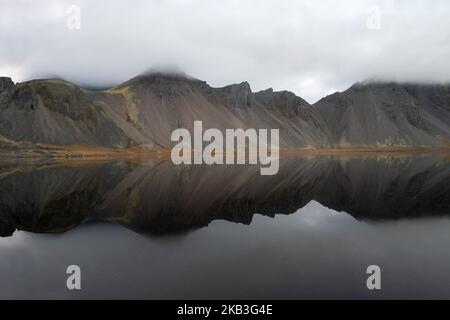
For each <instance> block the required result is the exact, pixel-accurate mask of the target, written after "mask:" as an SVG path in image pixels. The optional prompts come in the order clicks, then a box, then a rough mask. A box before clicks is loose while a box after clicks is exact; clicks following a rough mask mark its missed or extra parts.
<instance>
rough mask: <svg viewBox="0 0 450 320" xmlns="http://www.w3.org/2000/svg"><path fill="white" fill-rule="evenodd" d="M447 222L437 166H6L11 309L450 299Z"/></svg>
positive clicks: (404, 161) (365, 162)
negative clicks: (50, 304) (49, 304)
mask: <svg viewBox="0 0 450 320" xmlns="http://www.w3.org/2000/svg"><path fill="white" fill-rule="evenodd" d="M449 217H450V161H449V160H448V158H445V157H438V156H414V157H406V156H389V157H387V156H380V157H368V158H361V157H359V158H343V157H311V158H294V157H289V158H285V159H282V161H281V164H280V172H279V174H278V175H276V176H260V175H259V167H257V166H215V167H208V166H188V167H177V166H174V165H172V164H171V163H170V162H167V161H163V160H158V159H150V160H146V161H140V162H130V161H119V160H118V161H106V162H93V161H79V162H69V163H58V162H42V163H24V162H5V163H1V164H0V233H1V235H2V238H0V282H1V286H0V298H2V299H12V298H25V299H28V298H42V299H46V298H64V299H65V298H67V299H76V298H90V299H91V298H92V299H103V298H137V299H151V298H156V299H159V298H173V299H178V298H179V299H196V298H201V299H214V298H232V299H239V298H252V299H259V298H263V299H277V298H280V299H281V298H291V299H296V298H313V299H315V298H450V219H449ZM72 264H76V265H79V266H80V267H81V270H82V289H81V290H80V291H76V292H75V291H69V290H67V288H66V279H67V276H68V275H67V274H66V268H67V266H69V265H72ZM372 264H376V265H379V266H380V267H381V270H382V290H380V291H369V290H368V289H367V287H366V279H367V276H368V275H367V274H366V268H367V266H369V265H372Z"/></svg>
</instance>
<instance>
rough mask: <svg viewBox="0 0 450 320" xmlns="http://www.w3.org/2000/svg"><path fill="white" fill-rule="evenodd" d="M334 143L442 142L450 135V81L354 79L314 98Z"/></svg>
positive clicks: (417, 144) (413, 144) (404, 143)
mask: <svg viewBox="0 0 450 320" xmlns="http://www.w3.org/2000/svg"><path fill="white" fill-rule="evenodd" d="M315 107H316V108H317V110H318V111H319V112H320V114H321V115H322V116H323V118H324V119H325V121H326V123H327V125H328V128H329V129H330V131H331V135H330V138H331V141H330V142H331V144H332V145H333V146H339V147H342V146H343V147H345V146H379V147H392V146H417V147H420V146H441V145H448V143H449V137H450V86H444V85H417V84H403V85H402V84H397V83H366V84H356V85H354V86H352V87H351V88H350V89H348V90H347V91H345V92H343V93H335V94H333V95H330V96H328V97H326V98H324V99H322V100H320V101H319V102H317V103H316V104H315Z"/></svg>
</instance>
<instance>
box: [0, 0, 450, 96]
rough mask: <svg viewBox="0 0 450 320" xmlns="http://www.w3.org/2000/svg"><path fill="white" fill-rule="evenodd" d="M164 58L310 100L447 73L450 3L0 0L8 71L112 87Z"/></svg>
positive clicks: (199, 74) (1, 67)
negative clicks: (373, 83)
mask: <svg viewBox="0 0 450 320" xmlns="http://www.w3.org/2000/svg"><path fill="white" fill-rule="evenodd" d="M73 5H75V6H76V7H73ZM77 8H80V18H81V19H80V20H79V21H80V23H79V26H80V28H79V29H78V19H77V17H78V14H77ZM160 65H176V66H179V68H181V69H183V70H184V71H185V72H186V73H188V74H190V75H192V76H194V77H196V78H199V79H202V80H205V81H207V82H208V83H209V84H210V85H212V86H223V85H227V84H230V83H239V82H242V81H248V82H249V83H250V85H251V86H252V89H253V90H254V91H258V90H262V89H266V88H269V87H272V88H274V89H275V90H285V89H286V90H290V91H293V92H295V93H296V94H297V95H300V96H302V97H303V98H305V99H306V100H308V101H309V102H315V101H316V100H318V99H319V98H321V97H323V96H324V95H327V94H329V93H332V92H334V91H342V90H345V89H346V88H347V87H348V86H350V85H351V84H352V83H354V82H356V81H361V80H366V79H368V78H382V79H388V80H397V81H421V82H443V81H449V80H450V1H448V0H432V1H429V0H424V1H421V0H379V1H378V0H368V1H364V0H363V1H362V0H348V1H345V0H344V1H342V0H340V1H336V0H329V1H328V0H325V1H320V0H311V1H299V0H292V1H283V0H282V1H279V0H277V1H275V0H273V1H262V0H254V1H251V0H240V1H233V0H204V1H201V0H153V1H152V0H147V1H144V0H133V1H129V0H123V1H119V0H117V1H114V0H95V1H92V0H78V1H77V0H69V1H65V0H58V1H52V0H40V1H36V0H30V1H25V0H23V1H21V0H1V2H0V75H3V76H10V77H12V78H13V80H15V81H24V80H28V79H31V78H42V77H50V76H51V77H53V76H58V77H62V78H65V79H68V80H71V81H74V82H76V83H80V84H88V85H100V86H103V85H110V84H117V83H120V82H123V81H125V80H127V79H128V78H130V77H132V76H134V75H136V74H139V73H141V72H142V71H145V70H147V69H149V68H151V67H153V66H160Z"/></svg>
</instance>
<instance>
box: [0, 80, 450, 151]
mask: <svg viewBox="0 0 450 320" xmlns="http://www.w3.org/2000/svg"><path fill="white" fill-rule="evenodd" d="M195 120H202V121H203V125H204V128H205V129H207V128H218V129H222V130H223V129H226V128H243V129H246V128H255V129H280V147H281V148H286V149H288V148H343V147H424V146H426V147H430V146H431V147H432V146H449V145H450V142H449V141H450V86H444V85H417V84H405V85H401V84H396V83H365V84H356V85H354V86H353V87H351V88H350V89H348V90H347V91H345V92H343V93H336V94H333V95H331V96H328V97H326V98H324V99H322V100H321V101H319V102H318V103H316V104H315V105H310V104H308V103H307V102H306V101H305V100H303V99H302V98H300V97H297V96H296V95H295V94H293V93H291V92H287V91H282V92H274V91H273V90H272V89H267V90H264V91H261V92H257V93H254V92H252V90H251V88H250V85H249V84H248V83H247V82H243V83H240V84H234V85H230V86H226V87H223V88H213V87H210V86H209V85H208V84H207V83H206V82H204V81H200V80H197V79H193V78H191V77H189V76H186V75H183V74H162V73H157V72H156V73H149V74H143V75H140V76H138V77H135V78H133V79H131V80H129V81H127V82H125V83H123V84H122V85H120V86H118V87H115V88H111V89H108V90H104V91H92V90H86V89H82V88H79V87H77V86H76V85H74V84H72V83H69V82H66V81H62V80H33V81H29V82H25V83H20V84H14V83H13V82H12V81H11V80H10V79H8V78H0V136H1V137H2V139H1V141H2V142H1V143H2V144H1V146H0V147H1V148H0V149H2V150H4V149H5V148H6V147H11V145H10V142H12V143H13V144H14V143H20V145H21V146H23V145H24V143H25V145H29V144H33V145H38V146H46V145H51V146H55V145H56V146H89V147H109V148H119V149H123V148H128V147H132V146H141V147H147V148H151V149H155V148H170V147H171V146H173V144H174V143H173V142H171V141H170V135H171V133H172V131H173V130H174V129H176V128H181V127H183V128H188V129H192V125H193V122H194V121H195Z"/></svg>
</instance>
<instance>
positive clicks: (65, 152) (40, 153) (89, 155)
mask: <svg viewBox="0 0 450 320" xmlns="http://www.w3.org/2000/svg"><path fill="white" fill-rule="evenodd" d="M2 151H5V153H4V154H2ZM279 153H280V156H375V155H394V154H396V155H400V154H401V155H426V154H442V155H449V156H450V147H393V148H370V147H355V148H323V149H300V148H296V149H280V150H279ZM170 154H171V149H145V148H139V147H133V148H128V149H113V148H94V147H81V146H80V147H79V146H75V147H55V146H40V148H36V149H24V150H21V149H16V150H11V149H3V150H2V149H0V159H1V160H8V159H9V160H11V159H59V160H68V161H69V160H99V159H114V158H121V159H129V158H132V159H139V158H170Z"/></svg>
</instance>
